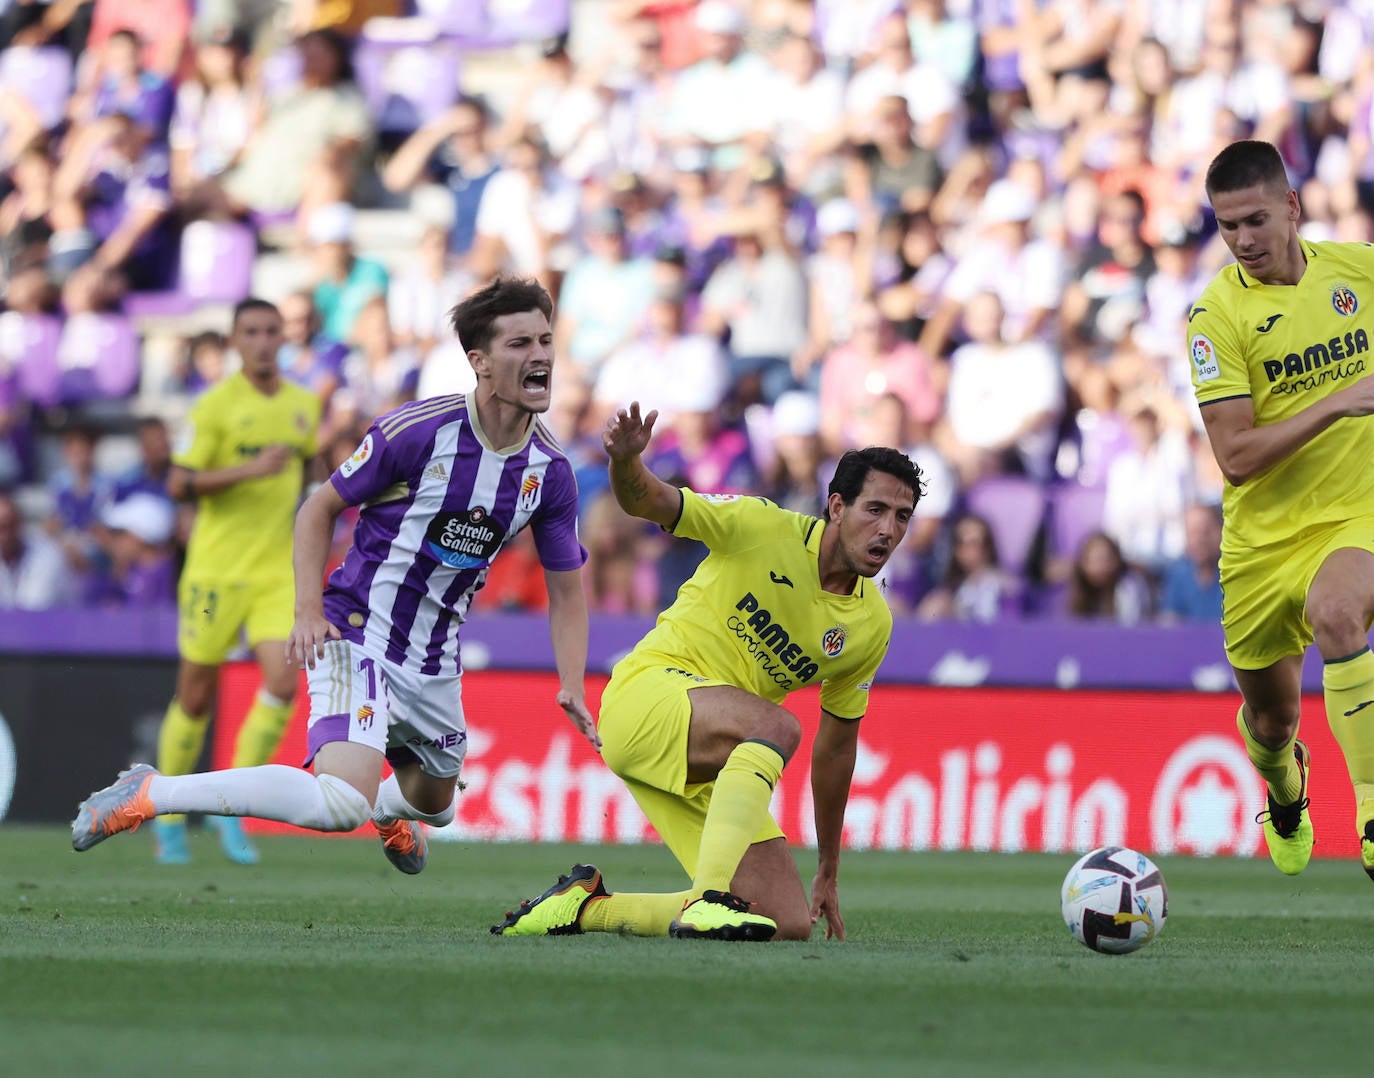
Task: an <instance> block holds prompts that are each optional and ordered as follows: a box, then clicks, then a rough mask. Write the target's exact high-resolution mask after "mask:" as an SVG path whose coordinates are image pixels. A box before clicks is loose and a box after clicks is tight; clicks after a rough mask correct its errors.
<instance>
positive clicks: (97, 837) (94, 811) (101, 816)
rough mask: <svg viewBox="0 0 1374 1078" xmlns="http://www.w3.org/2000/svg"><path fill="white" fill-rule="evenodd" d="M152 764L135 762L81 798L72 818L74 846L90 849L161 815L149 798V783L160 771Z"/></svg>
mask: <svg viewBox="0 0 1374 1078" xmlns="http://www.w3.org/2000/svg"><path fill="white" fill-rule="evenodd" d="M157 774H158V771H157V769H156V768H154V767H151V766H150V765H148V764H134V766H133V767H131V768H129V769H128V770H127V771H121V772H120V773H119V777H118V778H117V779H115V780H114V782H112V783H110V785H108V786H106V787H105V788H104V789H103V790H97V791H96V792H95V793H93V794H91V796H90V797H88V798H86V800H85V801H83V802H81V804H80V805H78V806H77V809H76V819H74V820H73V821H72V849H74V850H76V851H78V852H80V851H81V850H89V849H90V848H91V847H92V846H94V845H95V844H96V843H98V842H104V841H105V840H106V839H107V838H109V837H110V836H111V835H117V834H119V832H121V831H137V830H138V825H139V824H141V823H142V822H143V821H144V820H151V819H152V818H153V817H154V816H156V815H157V810H156V809H154V808H153V803H152V801H151V800H149V798H148V784H149V783H151V782H152V781H153V776H154V775H157Z"/></svg>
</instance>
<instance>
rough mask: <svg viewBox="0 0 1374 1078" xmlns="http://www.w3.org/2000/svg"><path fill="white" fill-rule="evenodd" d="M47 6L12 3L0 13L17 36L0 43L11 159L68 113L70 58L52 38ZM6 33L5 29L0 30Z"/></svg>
mask: <svg viewBox="0 0 1374 1078" xmlns="http://www.w3.org/2000/svg"><path fill="white" fill-rule="evenodd" d="M48 7H49V6H48V5H43V4H38V3H16V4H11V5H10V7H9V10H8V11H6V12H4V13H2V14H0V25H3V24H6V23H7V24H8V25H9V27H10V28H11V29H12V32H13V36H12V37H10V39H9V40H8V41H7V42H0V98H3V99H5V101H6V102H7V104H6V106H5V107H4V108H3V109H0V117H3V119H4V121H5V123H6V124H7V125H9V126H10V127H11V130H9V131H6V132H5V142H6V143H9V144H10V149H11V152H9V153H6V154H5V157H4V159H5V160H6V161H8V160H12V159H13V156H14V154H13V152H12V149H13V147H17V146H21V145H24V144H26V143H28V142H29V141H30V140H31V139H32V138H33V137H34V136H35V135H36V134H37V133H38V132H39V131H45V132H56V131H57V129H58V128H59V127H60V126H61V125H62V123H63V122H64V121H65V119H66V117H67V105H68V100H69V98H70V97H71V91H72V77H73V67H72V57H71V55H70V54H69V53H68V52H67V50H66V49H64V48H61V47H58V46H56V45H54V44H52V43H51V42H50V31H49V29H48V27H47V26H45V25H44V16H45V14H46V12H47V10H48ZM0 33H3V31H0Z"/></svg>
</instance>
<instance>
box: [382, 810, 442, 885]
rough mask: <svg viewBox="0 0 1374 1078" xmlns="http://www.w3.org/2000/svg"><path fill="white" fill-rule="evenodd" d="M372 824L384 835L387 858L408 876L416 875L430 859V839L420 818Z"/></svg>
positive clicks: (383, 850) (383, 840)
mask: <svg viewBox="0 0 1374 1078" xmlns="http://www.w3.org/2000/svg"><path fill="white" fill-rule="evenodd" d="M372 826H373V827H375V828H376V829H377V834H379V835H381V836H382V852H383V853H384V854H386V859H387V860H388V861H390V862H391V863H392V864H393V865H395V866H396V867H397V868H399V869H400V870H401V871H402V872H404V873H405V874H406V875H407V876H414V875H417V874H418V873H419V872H421V871H422V870H423V869H424V867H425V862H426V861H428V860H429V839H428V838H426V837H425V829H424V828H423V827H421V826H420V821H419V820H395V821H393V822H391V823H389V824H379V823H377V822H376V821H375V820H374V821H373V823H372Z"/></svg>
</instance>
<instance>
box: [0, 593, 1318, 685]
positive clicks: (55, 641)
mask: <svg viewBox="0 0 1374 1078" xmlns="http://www.w3.org/2000/svg"><path fill="white" fill-rule="evenodd" d="M651 625H652V621H650V620H649V619H646V618H637V617H625V618H607V617H598V618H594V619H593V620H592V632H591V641H590V653H589V655H588V667H589V669H590V670H592V671H600V672H603V673H606V672H609V671H610V669H611V667H612V666H613V665H614V664H615V662H616V660H618V659H619V658H620V657H621V656H622V655H624V654H625V652H626V651H628V650H629V649H630V648H631V647H632V646H633V645H634V643H635V641H637V640H638V639H639V638H640V637H641V636H642V635H643V634H644V633H645V632H646V631H647V630H648V629H649V627H650V626H651ZM175 651H176V612H175V611H174V610H170V609H168V610H157V611H146V610H137V611H122V610H117V611H99V612H95V611H90V610H54V611H45V612H42V613H21V612H15V611H10V612H8V613H6V614H5V616H4V618H0V656H3V655H35V656H38V655H47V656H51V655H72V656H76V655H85V656H91V657H96V656H102V657H118V656H136V657H140V658H168V657H172V656H174V655H175ZM463 662H464V665H465V667H466V668H467V669H470V670H479V669H501V670H552V669H553V666H554V663H553V647H552V645H551V643H550V642H549V630H548V622H547V621H546V619H544V618H543V617H541V616H538V615H530V614H503V615H490V614H487V615H477V616H474V617H473V618H472V619H471V620H470V621H469V622H468V623H467V624H466V625H464V627H463ZM879 678H880V680H882V681H884V682H886V683H889V684H908V685H995V686H1036V687H1056V688H1062V689H1075V688H1081V689H1165V690H1190V691H1201V692H1230V691H1233V690H1234V688H1235V685H1234V681H1233V679H1232V677H1231V672H1230V668H1229V667H1228V666H1227V664H1226V658H1225V655H1224V653H1223V651H1222V637H1221V629H1220V627H1218V626H1212V625H1205V626H1176V627H1168V628H1165V627H1155V626H1148V627H1137V628H1121V627H1116V626H1108V625H1102V624H1097V623H1090V622H1056V621H1029V622H1007V623H1003V624H998V625H992V626H990V625H971V624H963V623H958V624H949V623H946V624H927V623H917V622H901V621H899V622H897V623H896V625H895V626H894V628H893V633H892V647H891V649H890V650H889V652H888V656H887V660H886V662H885V663H884V664H883V668H882V670H881V672H880V674H879ZM1303 685H1304V688H1305V689H1306V690H1308V691H1311V692H1320V691H1321V665H1320V662H1319V661H1318V660H1317V658H1316V656H1315V655H1312V654H1309V656H1308V662H1307V664H1306V666H1305V668H1304V671H1303Z"/></svg>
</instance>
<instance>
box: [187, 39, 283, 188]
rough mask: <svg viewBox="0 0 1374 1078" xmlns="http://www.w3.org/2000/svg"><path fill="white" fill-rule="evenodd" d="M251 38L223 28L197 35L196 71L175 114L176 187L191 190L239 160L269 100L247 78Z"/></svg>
mask: <svg viewBox="0 0 1374 1078" xmlns="http://www.w3.org/2000/svg"><path fill="white" fill-rule="evenodd" d="M247 60H248V39H247V37H246V36H245V35H244V34H243V33H242V32H240V31H238V30H235V29H232V28H230V27H227V26H219V27H215V28H213V29H210V30H207V31H204V32H202V33H201V34H200V35H198V37H197V41H196V49H195V70H194V74H193V76H192V77H191V78H189V79H187V80H186V81H185V82H183V83H182V84H181V86H180V87H179V88H178V89H177V95H176V110H175V112H174V113H173V116H172V126H171V147H172V187H173V189H174V190H175V191H176V192H177V194H178V195H181V194H189V193H190V192H192V191H193V190H194V189H195V188H196V186H197V185H198V184H200V183H202V182H203V181H205V180H212V179H215V178H216V177H218V176H220V175H222V174H223V173H225V172H227V171H228V170H229V169H231V168H233V167H234V166H235V165H236V164H238V162H239V160H240V159H241V158H242V156H243V151H244V148H245V147H246V146H247V145H248V141H249V139H251V138H252V136H253V133H254V132H255V131H256V130H257V128H258V125H259V124H260V123H261V122H262V117H263V110H264V108H265V103H264V101H263V100H262V95H261V94H260V92H259V91H258V89H257V87H256V86H254V85H252V84H250V82H249V81H248V76H247Z"/></svg>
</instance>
